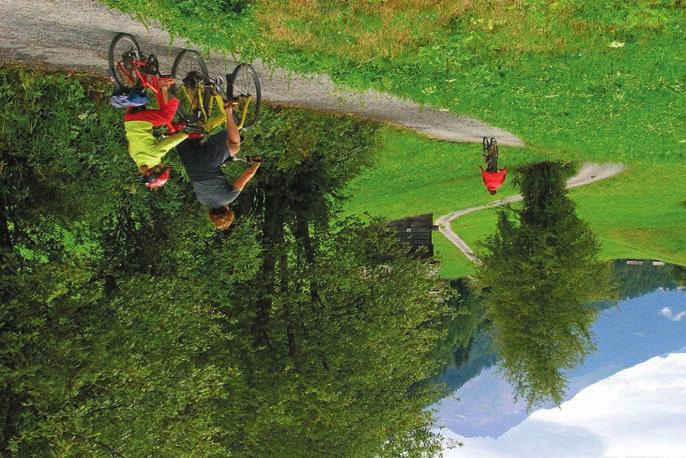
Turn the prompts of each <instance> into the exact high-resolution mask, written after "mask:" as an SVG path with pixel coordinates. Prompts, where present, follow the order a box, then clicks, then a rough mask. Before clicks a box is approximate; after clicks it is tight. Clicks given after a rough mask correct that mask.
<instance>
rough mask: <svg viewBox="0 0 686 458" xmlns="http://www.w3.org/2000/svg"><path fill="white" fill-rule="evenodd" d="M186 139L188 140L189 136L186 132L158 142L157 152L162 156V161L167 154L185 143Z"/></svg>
mask: <svg viewBox="0 0 686 458" xmlns="http://www.w3.org/2000/svg"><path fill="white" fill-rule="evenodd" d="M186 138H188V134H186V133H184V132H177V133H175V134H174V135H170V136H169V137H166V138H164V139H163V140H161V141H159V142H157V147H156V148H155V152H156V153H157V154H159V155H160V159H161V158H162V156H164V155H165V154H167V152H168V151H169V150H170V149H172V148H173V147H175V146H176V145H178V144H179V143H181V142H182V141H184V140H185V139H186Z"/></svg>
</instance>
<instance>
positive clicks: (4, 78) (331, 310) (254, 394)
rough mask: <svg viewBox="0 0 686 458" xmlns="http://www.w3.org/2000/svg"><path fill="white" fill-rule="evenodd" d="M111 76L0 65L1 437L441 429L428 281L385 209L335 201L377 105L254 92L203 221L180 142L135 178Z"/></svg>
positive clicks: (239, 448)
mask: <svg viewBox="0 0 686 458" xmlns="http://www.w3.org/2000/svg"><path fill="white" fill-rule="evenodd" d="M106 91H107V87H106V86H105V85H104V84H103V82H101V81H99V80H96V79H91V78H87V77H83V78H77V77H67V76H65V75H59V74H44V73H39V72H33V71H25V70H20V69H7V68H5V69H0V103H2V105H3V107H4V109H3V111H2V113H0V164H1V165H2V168H1V169H0V181H1V182H2V191H1V194H0V195H1V197H2V202H1V204H2V205H0V211H1V213H0V229H1V230H0V235H2V240H1V241H2V247H1V250H2V252H1V257H0V260H1V262H2V264H1V266H0V286H1V289H0V298H1V299H2V307H1V308H0V341H2V342H3V345H2V347H1V348H0V419H1V420H0V422H1V424H0V427H1V428H2V431H1V436H0V437H1V440H0V443H1V444H2V447H1V448H2V451H3V453H4V455H5V456H108V457H110V456H127V457H128V456H193V457H200V456H202V457H212V456H216V457H227V456H247V457H250V456H255V457H262V456H289V457H299V456H302V457H316V456H322V457H323V456H346V457H372V456H379V457H383V456H387V457H400V456H403V457H405V456H411V457H424V456H430V455H432V454H434V453H435V452H436V451H437V450H439V448H440V445H439V442H438V439H437V437H436V436H434V434H433V433H431V432H430V430H429V428H430V426H431V424H432V418H431V413H430V412H429V411H427V410H426V407H427V406H428V405H430V404H431V403H432V402H434V401H435V399H436V397H437V396H438V395H439V391H438V390H437V389H436V387H435V386H434V385H432V384H431V383H430V379H431V378H432V376H433V375H434V374H435V373H436V371H437V370H438V368H439V367H440V364H441V362H440V358H438V357H437V356H436V351H435V349H436V347H437V345H438V343H439V342H440V341H441V339H443V338H444V334H445V331H444V327H443V326H442V324H441V323H442V322H443V321H444V320H445V316H446V314H447V305H446V297H447V294H446V291H445V285H444V284H443V282H442V281H441V280H439V279H438V278H437V274H436V269H435V268H434V267H433V266H432V265H431V264H430V263H428V262H426V261H421V260H417V259H415V258H413V257H412V256H410V255H409V252H408V247H406V246H404V245H402V244H400V243H399V242H398V240H397V237H396V235H395V234H394V233H393V231H391V230H390V229H389V228H388V226H387V224H386V222H384V221H381V220H372V221H362V220H360V219H357V218H350V219H342V218H341V217H340V216H339V214H338V213H337V209H338V206H339V204H340V201H341V199H342V198H343V197H344V196H343V195H342V189H343V186H344V185H345V184H346V183H347V181H348V180H349V179H350V178H352V177H353V176H354V175H355V174H356V173H357V171H359V169H360V168H361V167H363V166H364V164H365V163H367V162H368V159H367V156H368V150H369V146H370V145H371V144H373V142H374V138H375V134H376V127H375V126H374V125H370V124H366V123H363V122H360V121H356V120H353V119H350V118H345V117H336V118H332V117H329V116H324V115H319V114H315V113H309V112H306V111H301V110H285V109H275V108H272V109H269V108H268V109H267V110H266V114H265V116H264V118H263V119H262V120H261V123H260V126H259V127H258V128H256V129H255V130H254V131H251V132H250V133H249V135H247V136H246V138H245V142H244V146H243V147H244V148H245V153H246V154H250V155H254V154H261V155H262V156H263V158H264V164H265V165H264V166H263V168H262V170H261V171H260V174H259V175H258V176H257V177H256V179H255V181H254V183H251V185H250V186H249V187H248V188H247V189H246V191H245V192H244V194H243V195H242V196H241V197H239V201H240V202H239V204H238V206H237V210H236V213H237V215H238V217H237V220H236V223H235V224H234V226H233V227H232V228H231V230H229V231H228V232H226V233H216V232H214V231H213V229H212V227H211V224H210V223H209V221H208V220H207V217H206V211H205V210H204V209H203V208H202V207H201V206H200V205H199V204H197V202H196V201H195V198H194V196H193V193H192V188H191V187H190V185H189V183H188V182H187V181H186V180H184V177H183V173H182V172H181V168H180V167H179V166H178V160H177V159H176V158H174V157H172V158H171V161H172V164H176V166H175V167H174V178H173V179H172V180H171V181H170V183H168V184H167V186H165V187H164V188H163V189H162V190H161V191H160V192H155V193H153V192H147V191H146V190H145V189H144V188H143V187H142V186H141V184H140V183H139V182H138V181H137V178H136V174H135V167H134V166H133V164H132V163H131V162H130V159H129V158H128V155H127V154H126V152H125V145H124V143H123V138H124V136H123V129H122V128H121V125H120V123H121V120H120V119H119V117H120V116H121V113H118V112H115V111H114V110H112V109H111V108H110V107H109V106H108V105H107V104H106V103H105V99H104V97H105V95H106V94H107V92H106ZM234 167H240V165H237V164H232V165H230V166H229V167H228V168H227V171H226V172H227V173H228V174H229V175H232V174H235V173H238V171H237V170H234V169H233V168H234Z"/></svg>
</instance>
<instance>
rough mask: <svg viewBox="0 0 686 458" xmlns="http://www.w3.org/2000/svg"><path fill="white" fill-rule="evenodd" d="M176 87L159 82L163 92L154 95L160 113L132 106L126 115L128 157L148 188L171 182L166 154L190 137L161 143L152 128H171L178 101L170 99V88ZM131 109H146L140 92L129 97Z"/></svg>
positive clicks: (179, 136) (169, 82) (170, 80)
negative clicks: (165, 160)
mask: <svg viewBox="0 0 686 458" xmlns="http://www.w3.org/2000/svg"><path fill="white" fill-rule="evenodd" d="M172 84H174V78H170V77H162V78H160V83H159V86H160V90H159V91H158V92H157V93H156V94H155V95H156V97H157V103H158V105H159V107H160V108H159V109H157V110H152V109H145V108H144V109H141V108H140V107H134V106H129V108H128V109H127V111H126V113H125V114H124V129H125V130H126V140H127V141H128V143H129V154H130V155H131V158H132V159H133V161H134V162H135V163H136V165H137V166H138V171H139V172H140V173H141V174H143V176H144V177H145V181H146V183H145V185H146V186H147V187H148V188H159V187H162V186H164V185H165V183H166V182H167V180H168V179H169V168H167V167H164V166H163V165H162V158H163V157H164V155H165V154H167V152H168V151H169V150H171V149H172V148H174V147H175V146H177V145H178V144H179V143H181V142H182V141H184V140H185V139H186V138H187V136H188V135H187V134H185V133H183V132H177V133H175V134H173V135H170V136H168V137H166V138H164V139H162V140H158V139H157V138H155V136H154V135H153V128H154V127H158V126H162V125H165V124H170V123H171V121H172V119H173V118H174V115H175V114H176V110H177V108H178V107H179V100H178V99H177V98H176V97H172V98H171V99H170V98H169V87H170V86H171V85H172ZM128 100H129V102H130V103H129V104H130V105H139V104H140V105H143V104H145V102H147V97H146V96H145V95H144V94H142V93H141V92H140V91H138V90H134V91H133V92H132V93H131V94H129V96H128Z"/></svg>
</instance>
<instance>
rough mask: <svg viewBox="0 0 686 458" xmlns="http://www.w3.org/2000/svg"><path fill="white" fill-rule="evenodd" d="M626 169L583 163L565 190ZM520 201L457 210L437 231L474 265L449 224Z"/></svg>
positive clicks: (439, 222) (445, 217) (506, 200)
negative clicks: (479, 212) (463, 217)
mask: <svg viewBox="0 0 686 458" xmlns="http://www.w3.org/2000/svg"><path fill="white" fill-rule="evenodd" d="M625 168H626V167H625V166H624V165H623V164H593V163H584V164H583V165H582V166H581V169H580V170H579V172H578V173H577V174H576V175H574V176H573V177H572V178H570V179H569V180H567V188H576V187H578V186H584V185H587V184H590V183H595V182H596V181H600V180H604V179H606V178H610V177H612V176H615V175H617V174H618V173H620V172H621V171H623V170H624V169H625ZM520 200H522V196H521V195H520V194H517V195H514V196H508V197H505V198H504V199H500V200H495V201H493V202H489V203H487V204H484V205H479V206H477V207H470V208H465V209H463V210H457V211H454V212H452V213H448V214H447V215H443V216H441V217H440V218H438V219H437V220H436V224H437V225H438V231H439V232H440V233H441V234H443V235H444V236H445V237H446V238H447V239H448V240H449V241H450V242H451V243H452V244H453V245H455V246H456V247H457V248H458V249H459V250H460V251H462V253H464V255H465V256H467V258H468V259H469V260H470V261H471V262H474V263H478V262H479V258H477V257H476V255H475V254H474V251H472V249H471V248H470V247H469V245H467V243H466V242H465V241H464V240H462V239H461V238H460V236H459V235H457V234H456V233H455V231H453V229H452V227H451V225H450V223H452V222H453V221H454V220H456V219H457V218H460V217H461V216H464V215H467V214H469V213H474V212H476V211H479V210H485V209H487V208H493V207H498V206H500V205H505V204H509V203H512V202H519V201H520Z"/></svg>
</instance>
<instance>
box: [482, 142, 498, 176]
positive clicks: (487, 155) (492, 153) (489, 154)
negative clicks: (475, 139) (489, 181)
mask: <svg viewBox="0 0 686 458" xmlns="http://www.w3.org/2000/svg"><path fill="white" fill-rule="evenodd" d="M483 146H484V151H483V156H484V162H486V170H488V171H490V172H497V171H498V142H497V141H496V140H495V138H493V137H491V138H490V139H489V138H488V137H484V139H483Z"/></svg>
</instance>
